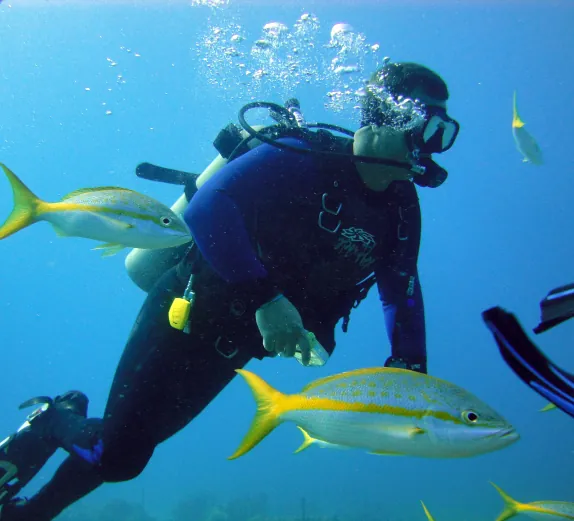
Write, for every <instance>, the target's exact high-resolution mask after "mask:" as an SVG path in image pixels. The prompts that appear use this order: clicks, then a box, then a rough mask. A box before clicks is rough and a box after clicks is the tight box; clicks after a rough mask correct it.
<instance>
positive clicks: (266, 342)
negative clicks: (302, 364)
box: [263, 335, 277, 353]
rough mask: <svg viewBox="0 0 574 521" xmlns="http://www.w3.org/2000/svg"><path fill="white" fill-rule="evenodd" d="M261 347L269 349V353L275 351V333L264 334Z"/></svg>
mask: <svg viewBox="0 0 574 521" xmlns="http://www.w3.org/2000/svg"><path fill="white" fill-rule="evenodd" d="M263 347H264V348H265V350H266V351H269V352H270V353H276V352H277V351H276V348H277V340H276V338H275V335H267V336H265V337H264V338H263Z"/></svg>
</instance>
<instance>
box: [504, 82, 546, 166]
mask: <svg viewBox="0 0 574 521" xmlns="http://www.w3.org/2000/svg"><path fill="white" fill-rule="evenodd" d="M512 114H513V115H512V135H513V136H514V142H515V143H516V148H518V151H519V152H520V153H521V154H522V155H523V156H524V159H523V160H522V161H523V162H524V163H532V164H533V165H542V164H543V163H544V160H543V159H542V151H541V150H540V147H539V146H538V143H536V140H535V139H534V138H533V137H532V136H531V135H530V133H529V132H528V130H526V129H525V128H524V125H525V123H524V121H522V120H521V119H520V116H519V115H518V109H517V107H516V91H515V92H514V104H513V109H512Z"/></svg>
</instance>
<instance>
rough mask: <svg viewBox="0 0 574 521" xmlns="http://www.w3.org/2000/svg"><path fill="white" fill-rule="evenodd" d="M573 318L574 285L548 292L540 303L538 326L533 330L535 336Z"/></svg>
mask: <svg viewBox="0 0 574 521" xmlns="http://www.w3.org/2000/svg"><path fill="white" fill-rule="evenodd" d="M572 317H574V284H567V285H565V286H560V287H558V288H554V289H553V290H550V291H549V293H548V295H546V297H544V298H543V299H542V300H541V302H540V324H538V325H537V326H536V327H535V328H534V333H536V334H537V335H538V334H540V333H543V332H544V331H547V330H548V329H551V328H553V327H554V326H557V325H558V324H561V323H562V322H565V321H566V320H568V319H569V318H572Z"/></svg>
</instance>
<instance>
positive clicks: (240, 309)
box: [100, 263, 264, 482]
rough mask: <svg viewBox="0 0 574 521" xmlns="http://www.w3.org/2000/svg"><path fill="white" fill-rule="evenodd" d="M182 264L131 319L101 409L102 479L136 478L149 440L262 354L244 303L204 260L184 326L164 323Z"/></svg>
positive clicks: (182, 280) (175, 426)
mask: <svg viewBox="0 0 574 521" xmlns="http://www.w3.org/2000/svg"><path fill="white" fill-rule="evenodd" d="M189 271H190V268H189V267H186V265H185V263H181V264H180V265H178V266H176V267H175V268H174V269H173V270H172V272H171V275H170V277H171V279H170V278H168V279H167V280H168V281H169V283H166V282H165V281H166V279H164V282H163V284H162V287H163V288H164V289H163V290H161V291H156V292H155V298H154V301H153V305H151V304H149V303H148V304H146V305H145V306H144V308H143V309H142V311H141V312H140V315H139V316H138V318H137V320H136V324H135V326H134V328H133V330H132V333H131V336H130V338H129V340H128V343H127V346H126V348H125V350H124V353H123V355H122V358H121V360H120V363H119V365H118V369H117V371H116V375H115V378H114V382H113V385H112V389H111V392H110V397H109V399H108V403H107V407H106V411H105V415H104V435H103V445H104V450H103V455H102V459H101V467H100V472H101V475H102V477H103V479H104V480H105V481H110V482H112V481H123V480H127V479H132V478H134V477H136V476H137V475H138V474H139V473H140V472H141V471H142V470H143V469H144V468H145V466H146V465H147V462H148V461H149V459H150V457H151V455H152V454H153V451H154V449H155V447H156V445H157V444H159V443H161V442H162V441H164V440H166V439H167V438H169V437H171V436H173V435H174V434H175V433H176V432H177V431H179V430H180V429H182V428H183V427H184V426H186V425H187V424H188V423H189V422H190V421H191V420H192V419H193V418H194V417H195V416H196V415H197V414H199V413H200V412H201V411H202V410H203V409H204V408H205V407H206V406H207V405H208V404H209V403H210V402H211V400H213V398H215V396H216V395H217V394H218V393H219V392H220V391H221V390H223V388H224V387H225V386H226V385H227V383H229V381H230V380H231V379H232V378H233V377H234V376H235V375H236V373H235V369H238V368H241V367H243V366H244V365H245V364H246V363H247V362H248V361H249V360H250V359H251V358H252V357H253V356H254V355H255V356H262V355H263V353H264V350H263V348H262V347H261V338H260V335H259V334H258V330H257V327H256V324H255V320H254V319H253V313H252V312H251V310H248V309H247V308H248V306H246V305H244V304H243V302H242V301H241V300H240V299H239V298H234V296H233V295H232V294H230V293H229V291H228V289H227V287H226V285H225V284H224V283H222V281H221V280H220V279H218V278H217V277H216V276H215V275H214V274H213V273H212V272H211V271H210V270H208V269H207V268H206V267H205V266H204V267H203V268H202V269H201V271H200V272H199V273H198V274H196V275H194V291H195V300H194V303H193V306H192V308H191V314H190V325H189V327H190V333H189V334H187V333H184V332H182V331H179V330H176V329H174V328H173V327H171V325H170V324H169V320H168V310H169V307H170V305H171V303H172V301H173V299H174V298H175V297H180V296H181V295H182V294H183V291H184V288H185V286H186V284H187V281H188V277H189ZM148 301H149V299H148ZM222 332H225V336H223V335H222ZM258 347H259V348H258Z"/></svg>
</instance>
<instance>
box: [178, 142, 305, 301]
mask: <svg viewBox="0 0 574 521" xmlns="http://www.w3.org/2000/svg"><path fill="white" fill-rule="evenodd" d="M286 141H295V140H293V139H290V140H286ZM295 142H296V145H297V146H301V142H299V141H295ZM308 161H309V158H308V157H306V156H303V155H300V154H296V153H290V152H285V151H283V150H280V149H278V148H275V147H272V146H269V145H261V146H259V147H257V148H256V149H254V150H252V151H250V152H248V153H246V154H244V155H243V156H241V157H239V158H237V159H235V160H233V161H232V162H231V163H229V164H228V165H226V166H224V167H223V168H222V169H221V170H220V171H219V172H217V173H216V174H215V175H214V176H213V177H212V178H211V179H210V180H209V181H207V182H206V183H205V185H204V186H202V187H201V189H200V190H198V192H197V193H196V194H195V196H194V197H193V199H192V200H191V202H190V204H189V205H188V207H187V209H186V211H185V213H184V219H185V222H186V223H187V225H188V227H189V229H190V231H191V234H192V235H193V238H194V240H195V242H196V244H197V246H198V248H199V250H200V251H201V253H202V255H203V257H204V258H205V259H206V261H207V262H208V263H209V264H210V265H211V267H212V268H213V269H214V270H215V271H216V272H217V273H218V274H219V275H220V276H221V277H222V278H223V279H224V280H226V281H227V282H229V283H230V284H239V285H245V286H246V287H248V286H250V285H255V292H256V293H257V295H258V296H257V300H258V301H260V302H258V303H259V304H263V303H264V302H266V301H268V300H270V299H271V298H273V297H274V296H276V295H277V294H278V293H280V291H279V290H278V289H277V288H275V286H274V284H273V281H272V279H273V275H272V273H270V270H269V269H268V268H267V267H266V266H265V265H264V264H263V262H262V261H261V259H260V258H259V256H258V254H257V252H256V250H255V247H254V244H253V228H254V225H255V222H256V219H257V212H258V208H259V206H260V205H261V204H262V202H263V201H268V200H274V201H277V205H278V206H280V205H281V203H282V202H283V200H286V201H291V200H292V198H293V193H292V192H294V191H295V190H297V186H298V183H297V182H296V180H295V179H294V177H296V175H295V174H294V173H293V172H300V171H303V170H305V167H306V165H305V164H302V163H305V162H308ZM289 181H290V182H289Z"/></svg>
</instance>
